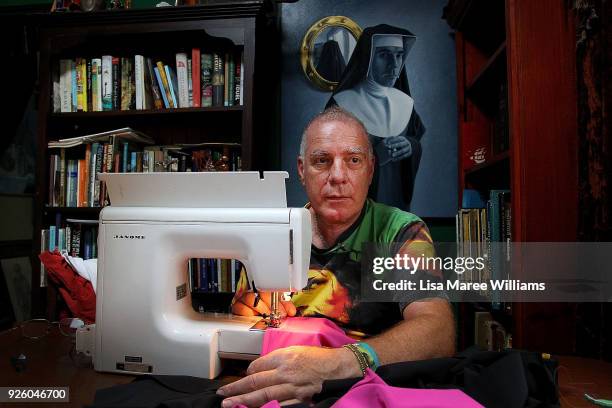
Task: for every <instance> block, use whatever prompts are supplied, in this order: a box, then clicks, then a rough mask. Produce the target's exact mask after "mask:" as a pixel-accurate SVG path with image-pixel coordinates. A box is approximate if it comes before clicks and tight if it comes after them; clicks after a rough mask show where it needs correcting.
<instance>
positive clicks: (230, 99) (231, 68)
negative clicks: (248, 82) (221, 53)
mask: <svg viewBox="0 0 612 408" xmlns="http://www.w3.org/2000/svg"><path fill="white" fill-rule="evenodd" d="M227 57H228V59H229V62H228V63H227V67H228V74H227V87H226V88H227V106H234V99H235V97H236V94H235V92H236V88H235V85H236V84H235V75H236V64H235V63H234V56H233V55H232V54H228V55H227Z"/></svg>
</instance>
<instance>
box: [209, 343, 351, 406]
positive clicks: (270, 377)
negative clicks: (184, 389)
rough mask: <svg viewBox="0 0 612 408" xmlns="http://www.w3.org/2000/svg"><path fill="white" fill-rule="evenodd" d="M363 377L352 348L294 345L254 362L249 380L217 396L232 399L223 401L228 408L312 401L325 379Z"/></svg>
mask: <svg viewBox="0 0 612 408" xmlns="http://www.w3.org/2000/svg"><path fill="white" fill-rule="evenodd" d="M360 376H361V371H360V369H359V364H358V363H357V359H356V358H355V356H354V355H353V353H352V352H351V351H350V350H348V349H345V348H334V349H331V348H322V347H307V346H293V347H287V348H284V349H278V350H275V351H273V352H271V353H270V354H267V355H265V356H263V357H260V358H258V359H257V360H255V361H253V362H252V363H251V365H249V368H248V369H247V376H246V377H244V378H242V379H240V380H238V381H236V382H233V383H231V384H227V385H225V386H223V387H221V388H219V390H217V394H219V395H222V396H224V397H231V398H226V399H225V400H223V403H222V406H223V407H224V408H226V407H233V406H234V405H236V404H244V405H247V406H249V407H252V406H255V407H258V406H260V405H263V404H265V403H266V402H268V401H273V400H278V401H279V402H282V401H287V400H291V399H298V400H300V401H308V400H309V399H310V398H311V397H312V396H313V395H314V394H316V393H318V392H320V391H321V387H322V385H323V381H325V380H332V379H339V378H354V377H360Z"/></svg>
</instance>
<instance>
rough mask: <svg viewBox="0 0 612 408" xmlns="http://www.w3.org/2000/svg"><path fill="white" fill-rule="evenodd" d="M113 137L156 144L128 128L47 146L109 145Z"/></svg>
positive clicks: (54, 142) (73, 138)
mask: <svg viewBox="0 0 612 408" xmlns="http://www.w3.org/2000/svg"><path fill="white" fill-rule="evenodd" d="M111 137H115V138H120V139H123V140H129V141H131V142H135V143H142V144H150V145H151V144H154V143H155V142H154V140H153V139H152V138H151V137H149V136H147V135H145V134H144V133H141V132H138V131H136V130H134V129H132V128H129V127H126V128H121V129H115V130H109V131H106V132H101V133H93V134H90V135H85V136H78V137H71V138H68V139H60V140H58V141H51V142H49V143H48V144H47V147H48V148H50V149H51V148H69V147H75V146H79V145H82V144H85V143H92V142H102V143H108V142H109V141H110V138H111Z"/></svg>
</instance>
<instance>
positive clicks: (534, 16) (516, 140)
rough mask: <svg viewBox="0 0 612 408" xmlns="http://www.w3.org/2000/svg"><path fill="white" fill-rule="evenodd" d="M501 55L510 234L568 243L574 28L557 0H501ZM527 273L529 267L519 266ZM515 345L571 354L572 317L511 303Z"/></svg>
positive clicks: (558, 307)
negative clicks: (504, 22)
mask: <svg viewBox="0 0 612 408" xmlns="http://www.w3.org/2000/svg"><path fill="white" fill-rule="evenodd" d="M507 11H508V15H507V21H508V23H507V26H508V33H507V38H508V41H507V54H508V67H509V73H508V76H509V106H510V112H509V115H510V132H511V134H512V140H511V160H512V162H511V168H512V208H513V237H515V240H517V241H528V242H529V241H532V242H537V241H561V242H563V241H568V242H571V241H575V240H576V236H577V234H576V232H577V200H578V198H577V191H578V166H577V113H576V75H575V66H576V64H575V55H574V50H575V45H574V39H575V37H574V27H573V24H572V19H571V15H570V12H569V10H568V9H567V8H566V3H565V2H563V1H562V0H546V1H538V2H532V1H529V0H508V7H507ZM521 274H523V276H528V274H529V271H521ZM514 313H515V316H516V319H515V321H516V322H517V324H516V327H515V334H514V343H515V344H516V346H517V347H521V348H528V349H542V348H546V349H547V350H549V351H552V352H563V353H570V352H572V351H573V349H574V342H575V336H574V331H575V330H574V325H575V320H574V318H573V316H572V315H571V313H569V312H568V305H563V304H545V305H544V304H539V305H538V304H516V305H515V307H514Z"/></svg>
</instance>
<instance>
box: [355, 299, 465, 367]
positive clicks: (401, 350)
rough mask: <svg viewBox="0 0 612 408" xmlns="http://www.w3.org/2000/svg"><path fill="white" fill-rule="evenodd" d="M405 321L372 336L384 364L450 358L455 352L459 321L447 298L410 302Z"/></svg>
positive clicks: (369, 340)
mask: <svg viewBox="0 0 612 408" xmlns="http://www.w3.org/2000/svg"><path fill="white" fill-rule="evenodd" d="M403 315H404V320H403V321H402V322H400V323H398V324H397V325H395V326H393V327H391V328H389V329H388V330H386V331H385V332H383V333H382V334H380V335H378V336H376V337H372V338H371V339H368V340H367V341H366V343H368V344H369V345H370V346H372V348H374V351H376V354H378V358H379V359H380V363H381V364H390V363H395V362H399V361H410V360H425V359H428V358H436V357H446V356H450V355H452V354H454V352H455V322H454V319H453V312H452V310H451V307H450V305H449V303H448V301H446V300H445V299H439V298H431V299H424V300H421V301H416V302H413V303H410V304H409V305H408V306H406V308H404V313H403Z"/></svg>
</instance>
